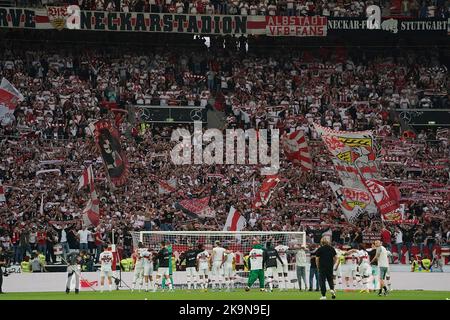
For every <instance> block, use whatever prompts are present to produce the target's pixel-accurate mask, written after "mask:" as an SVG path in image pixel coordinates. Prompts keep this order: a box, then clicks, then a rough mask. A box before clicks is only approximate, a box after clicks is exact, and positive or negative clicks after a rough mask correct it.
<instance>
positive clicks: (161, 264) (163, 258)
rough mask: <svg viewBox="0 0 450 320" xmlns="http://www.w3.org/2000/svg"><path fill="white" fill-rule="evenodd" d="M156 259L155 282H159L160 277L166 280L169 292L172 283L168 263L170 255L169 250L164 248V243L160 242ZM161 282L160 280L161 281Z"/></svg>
mask: <svg viewBox="0 0 450 320" xmlns="http://www.w3.org/2000/svg"><path fill="white" fill-rule="evenodd" d="M157 259H158V275H157V276H156V280H157V281H158V285H159V281H160V280H161V275H162V276H163V277H164V278H166V283H169V290H172V281H170V271H169V263H170V259H172V254H171V253H170V251H169V249H168V248H167V247H166V242H165V241H162V242H161V249H160V250H159V252H158V254H157ZM161 281H162V280H161Z"/></svg>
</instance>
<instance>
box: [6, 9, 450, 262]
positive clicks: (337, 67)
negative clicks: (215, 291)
mask: <svg viewBox="0 0 450 320" xmlns="http://www.w3.org/2000/svg"><path fill="white" fill-rule="evenodd" d="M120 3H121V4H120V6H121V10H122V11H124V12H126V11H127V10H129V11H130V12H131V11H144V12H150V10H152V11H151V12H177V13H181V12H183V13H193V14H194V13H203V12H204V13H211V14H212V13H221V14H239V13H240V14H241V15H245V14H248V15H265V14H269V15H280V14H281V15H283V14H285V15H294V14H295V15H296V14H300V15H314V14H323V15H324V16H327V15H328V16H345V17H348V16H351V17H353V16H361V14H362V12H364V9H365V5H366V4H368V2H361V1H360V2H357V1H341V2H339V1H336V2H330V1H324V3H325V4H323V3H322V2H311V1H310V2H307V1H278V2H277V4H275V2H274V3H272V2H267V1H254V2H250V3H249V4H244V2H242V1H241V2H239V1H210V2H208V1H191V2H189V1H184V2H181V1H166V2H165V3H159V2H158V1H156V2H155V1H147V2H145V3H143V2H142V1H138V2H136V3H134V7H133V4H131V3H130V2H126V1H122V2H120ZM375 3H376V4H378V2H376V1H375ZM396 3H397V2H396ZM405 3H406V4H405ZM179 4H180V5H179ZM181 4H182V5H183V7H181ZM390 4H391V5H392V2H390V3H389V2H383V6H382V7H383V13H384V14H385V15H390V14H391V12H385V9H386V8H388V9H389V10H392V8H391V7H390V6H389V5H390ZM17 5H18V6H20V5H24V3H18V4H17ZM83 6H85V7H83ZM114 6H115V3H114V2H107V1H104V2H103V1H91V2H86V4H85V3H83V5H82V8H88V9H95V10H107V11H108V10H110V11H113V10H115V9H114ZM136 6H140V7H139V8H138V9H136ZM271 6H272V7H275V8H274V9H273V10H274V11H273V13H272V11H271ZM430 6H433V7H434V9H430V8H429V7H430ZM132 8H134V9H136V10H132ZM194 8H196V9H194ZM238 8H239V9H238ZM424 8H425V9H424ZM445 8H448V2H445V1H428V2H427V1H423V2H421V3H419V2H417V1H403V2H401V6H400V9H399V12H398V14H403V15H404V16H411V17H420V18H430V17H442V18H444V17H447V16H448V12H445V10H444V9H445ZM147 10H148V11H147ZM173 10H175V11H173ZM178 10H183V11H178ZM193 10H197V11H195V12H194V11H193ZM202 10H203V11H202ZM208 10H210V11H208ZM233 10H234V11H233ZM239 10H240V11H239ZM341 10H343V11H344V12H342V13H340V12H341ZM386 10H387V9H386ZM430 11H431V12H432V13H429V12H430ZM327 13H328V14H327ZM4 31H5V32H2V34H1V36H2V41H1V44H0V77H1V78H5V79H8V81H9V82H10V83H11V84H12V85H13V86H14V87H15V88H17V90H18V91H19V92H20V94H21V95H23V99H22V101H20V102H19V103H18V104H17V106H16V107H15V110H14V112H13V113H10V114H8V116H5V117H3V119H2V121H1V124H0V181H1V183H2V184H1V185H0V186H2V188H1V189H0V190H1V191H2V193H0V228H1V229H0V241H1V246H2V247H3V248H4V249H5V251H7V252H9V253H10V257H11V263H13V264H20V263H21V262H22V261H23V260H24V259H26V256H31V255H33V254H34V253H35V250H37V251H39V252H40V253H43V254H44V255H45V256H46V259H45V260H46V263H47V264H53V263H56V262H57V259H56V256H55V247H56V246H58V245H59V244H60V242H61V235H62V230H65V231H67V243H68V245H69V247H70V248H71V249H77V248H81V247H82V245H87V247H88V250H89V251H91V253H93V254H94V255H95V256H96V257H95V259H96V260H98V256H99V254H100V252H101V251H102V249H103V246H104V245H105V244H106V243H111V242H113V243H115V244H117V247H118V250H119V252H120V254H121V256H122V257H130V256H131V254H132V252H133V241H132V240H133V239H132V232H133V231H144V230H146V231H150V230H164V231H171V230H177V231H202V230H210V231H213V230H227V225H226V222H227V218H228V216H229V213H230V210H236V211H238V212H239V213H240V215H241V216H242V217H244V219H245V226H244V227H242V229H241V230H244V231H306V234H307V243H308V244H310V243H318V242H319V240H320V238H321V237H322V235H324V234H326V235H330V237H331V239H332V241H333V243H334V244H336V245H339V246H344V247H345V246H347V247H356V246H357V245H358V244H360V243H370V242H372V241H373V240H374V239H381V240H382V241H383V243H384V244H385V246H386V247H388V248H389V249H391V251H392V252H393V253H394V257H393V262H397V263H409V262H410V261H412V260H413V256H415V255H421V256H429V257H430V258H433V257H440V255H441V253H442V251H441V248H445V250H447V247H448V246H449V244H450V216H449V210H450V198H449V197H450V193H449V191H450V190H449V179H450V176H449V152H450V150H449V148H450V146H449V143H448V139H449V136H450V132H449V129H448V124H449V123H448V122H447V127H445V124H444V125H443V126H433V125H432V123H429V124H430V125H429V126H414V124H413V123H412V122H413V121H412V122H411V120H412V119H411V114H410V113H408V112H407V111H408V110H410V109H411V110H415V111H414V112H418V113H420V112H422V113H423V112H425V113H427V112H432V111H433V110H435V111H442V110H444V111H445V110H448V109H449V108H450V94H449V85H450V78H449V76H448V69H447V68H448V67H449V58H448V57H449V51H448V46H447V47H444V48H442V47H435V48H433V50H430V49H429V48H428V47H426V46H424V47H421V46H419V45H417V42H416V43H414V44H413V45H405V46H404V47H403V46H402V47H400V46H397V47H395V48H394V49H393V48H392V47H390V46H382V45H379V46H373V47H371V46H366V45H361V46H360V45H358V44H356V45H355V44H352V43H350V44H349V43H342V42H340V44H339V45H336V44H335V43H333V44H332V45H324V46H320V45H317V43H315V42H314V41H313V40H312V42H311V43H310V44H307V45H305V46H304V47H302V46H301V45H299V46H297V47H295V48H294V49H292V48H290V47H289V46H288V45H287V43H286V42H281V43H277V44H278V45H279V47H269V45H270V44H271V42H270V41H271V40H268V39H257V38H256V39H255V38H252V39H250V38H249V39H247V38H243V37H240V38H234V37H225V38H223V37H221V36H215V37H211V38H203V37H198V38H194V39H192V36H191V37H190V38H187V37H183V36H181V35H180V36H175V35H171V36H173V37H169V36H167V38H166V39H162V38H161V37H160V38H157V37H158V35H149V36H148V38H147V39H158V41H155V43H156V44H155V45H153V46H145V45H142V46H140V45H136V47H133V46H131V45H130V46H127V45H125V46H124V45H123V43H124V42H123V41H124V39H127V38H126V37H123V38H122V39H119V40H118V39H115V40H114V39H113V40H114V41H116V42H114V41H111V43H109V44H108V43H107V41H105V39H101V36H98V34H97V35H96V34H92V33H91V34H89V35H88V36H87V37H86V39H85V40H86V42H83V40H81V41H77V42H72V40H71V38H70V37H69V36H68V37H67V38H65V37H64V36H61V35H60V34H56V32H58V31H51V32H55V33H49V34H44V32H42V31H36V30H34V31H29V32H28V31H27V33H24V32H21V31H20V30H15V31H11V30H9V31H6V30H4ZM40 32H42V33H40ZM133 36H135V35H133ZM133 36H130V39H134V40H135V41H139V37H137V36H135V37H134V38H133ZM33 37H39V38H42V39H44V40H45V42H36V41H34V39H33ZM152 37H153V38H152ZM177 37H178V38H177ZM55 39H56V40H55ZM266 40H267V42H264V41H266ZM164 41H167V43H164ZM355 41H356V40H355ZM409 41H411V40H409ZM379 43H383V41H381V42H379ZM396 43H397V44H398V43H401V41H400V40H399V42H396ZM447 44H448V40H447ZM177 108H178V109H177ZM183 108H184V109H186V110H188V113H187V114H188V115H190V117H191V118H190V120H191V121H176V120H175V121H174V120H173V118H170V117H167V118H166V117H164V118H163V119H160V118H158V112H162V113H164V109H166V110H167V109H174V110H180V109H183ZM152 109H154V110H157V111H155V113H151V112H150V113H149V111H148V110H152ZM161 110H163V111H161ZM192 110H194V111H196V110H201V116H200V117H199V119H197V120H203V121H204V122H205V127H204V129H205V130H206V128H207V127H208V125H210V122H211V121H210V119H211V118H217V119H219V120H217V119H216V120H217V121H216V123H218V124H220V125H218V126H217V127H218V128H219V129H220V130H226V129H231V128H235V129H237V128H241V129H251V128H253V129H256V130H261V129H268V128H270V129H274V128H278V129H279V130H280V136H281V135H283V134H286V135H289V134H292V133H295V132H298V131H301V132H304V135H305V137H306V141H307V149H308V152H307V158H308V160H307V161H306V162H307V164H305V163H303V164H300V165H298V163H297V164H294V162H293V161H292V159H291V158H290V157H288V156H287V155H286V149H283V151H281V155H280V170H279V172H278V177H279V178H280V179H279V181H278V184H277V185H276V186H274V187H273V190H270V197H268V198H267V201H266V202H265V204H264V205H262V206H261V205H258V206H255V205H254V199H255V197H257V195H258V192H259V191H258V190H260V188H261V187H262V185H264V184H265V182H266V177H264V176H261V175H260V174H259V166H257V165H256V166H255V165H253V166H252V165H216V166H207V165H189V166H186V165H184V166H179V165H174V164H173V163H172V162H171V161H170V160H171V159H170V150H171V149H172V148H173V147H174V145H175V144H176V143H175V142H173V141H171V139H170V138H171V135H172V132H173V131H175V130H176V129H180V128H186V129H188V130H189V131H192V121H193V119H192V112H191V111H192ZM417 110H419V111H417ZM421 110H423V111H421ZM164 114H165V113H164ZM436 114H438V113H436ZM157 118H158V119H157ZM99 120H104V122H105V123H109V124H110V125H111V126H112V127H115V128H117V130H118V133H119V135H118V136H117V137H119V136H120V137H119V138H117V142H119V144H120V146H121V149H122V151H121V152H123V154H125V155H126V158H127V161H126V163H122V164H123V166H124V167H126V172H127V176H126V177H124V180H126V181H122V180H121V181H118V183H112V181H111V176H108V173H107V170H105V163H104V162H105V160H104V159H103V160H102V154H101V153H99V152H98V149H97V147H98V137H97V136H96V135H95V134H94V133H93V129H92V123H94V122H95V121H99ZM434 120H437V119H434ZM207 123H208V124H207ZM319 127H320V128H327V129H326V130H333V131H334V132H343V131H345V132H357V131H358V132H361V131H371V134H372V135H373V138H374V141H376V144H377V146H378V150H377V152H376V153H377V154H376V156H377V159H376V166H377V170H378V172H379V176H378V178H377V179H378V180H377V181H381V182H382V183H383V184H384V185H386V186H387V185H389V186H392V187H394V188H396V189H397V191H398V192H399V193H400V194H399V196H398V203H399V208H397V209H396V210H400V211H401V213H400V214H401V217H400V218H398V219H393V220H389V219H384V218H383V219H382V217H381V216H380V215H379V214H378V215H376V216H373V215H370V214H367V212H364V210H362V213H361V212H360V214H359V215H358V217H357V218H355V219H353V220H351V221H349V219H348V216H346V214H345V212H344V209H343V207H342V203H340V202H339V201H338V200H339V199H338V198H337V197H336V195H335V194H333V189H332V188H330V183H332V184H339V183H340V179H341V177H340V176H339V174H338V173H337V171H336V170H335V169H336V168H335V166H333V165H334V164H335V163H334V162H333V161H332V157H331V156H330V152H329V150H328V149H327V145H326V144H325V143H324V141H323V139H321V136H320V134H319V131H320V130H318V128H319ZM96 145H97V146H96ZM120 155H121V156H122V153H121V154H120ZM121 159H122V158H121ZM115 164H116V163H115ZM89 167H90V168H92V171H90V172H93V176H94V179H93V180H94V181H95V189H96V193H97V194H98V200H99V202H98V203H97V206H98V207H99V208H98V213H99V214H98V217H97V219H98V220H95V222H94V219H91V220H90V222H91V223H90V225H88V230H90V232H89V233H88V237H87V243H80V239H79V235H80V234H85V232H84V229H83V226H82V224H83V222H86V220H85V214H86V203H87V199H89V197H90V195H91V196H92V190H87V189H86V188H79V187H78V186H79V183H80V182H79V181H80V176H83V175H84V174H85V173H86V170H87V168H89ZM90 170H91V169H90ZM112 185H114V186H112ZM269 198H270V201H269ZM2 199H3V201H2ZM204 199H207V202H206V203H207V204H205V202H204V201H203V200H204ZM200 200H201V201H203V202H202V205H204V206H207V207H208V208H209V209H210V212H213V213H212V214H207V215H201V214H199V213H198V212H195V210H194V209H195V208H194V209H192V207H190V208H187V205H186V201H187V202H189V201H190V202H195V201H200ZM354 205H355V204H354ZM400 205H401V206H400ZM93 207H95V204H94V206H93ZM93 207H92V203H91V207H90V208H89V210H91V211H93V212H94V213H95V208H94V209H93ZM193 207H195V206H193ZM232 208H233V209H232ZM363 209H364V208H363ZM350 211H351V210H350ZM400 211H399V212H400ZM88 218H91V217H88ZM84 224H86V223H84ZM80 230H81V231H80ZM399 250H402V255H401V256H400V257H399V255H398V252H399ZM446 252H447V251H446ZM446 257H448V256H447V255H446ZM58 262H59V261H58ZM445 262H446V263H448V258H445Z"/></svg>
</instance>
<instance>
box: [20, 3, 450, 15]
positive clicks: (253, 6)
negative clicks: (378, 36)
mask: <svg viewBox="0 0 450 320" xmlns="http://www.w3.org/2000/svg"><path fill="white" fill-rule="evenodd" d="M373 4H374V5H378V6H380V8H381V9H382V15H383V16H390V15H398V16H405V17H417V18H446V17H448V15H449V7H450V5H449V3H448V0H425V1H421V0H393V1H387V0H369V1H362V0H361V1H357V0H340V1H338V0H331V1H329V0H320V1H310V0H250V1H246V0H76V1H58V0H56V1H52V0H41V1H39V2H36V1H27V0H16V5H18V6H32V7H34V6H41V5H42V6H45V5H79V6H80V8H81V9H82V10H98V11H122V12H155V13H184V14H230V15H244V16H246V15H253V16H255V15H262V16H265V15H270V16H276V15H285V16H313V15H323V16H327V17H365V16H366V13H365V10H366V7H367V6H369V5H373Z"/></svg>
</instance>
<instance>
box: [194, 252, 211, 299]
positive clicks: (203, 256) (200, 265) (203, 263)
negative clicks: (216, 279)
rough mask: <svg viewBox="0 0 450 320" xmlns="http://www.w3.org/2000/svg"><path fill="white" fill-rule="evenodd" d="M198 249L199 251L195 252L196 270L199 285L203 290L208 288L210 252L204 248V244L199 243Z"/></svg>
mask: <svg viewBox="0 0 450 320" xmlns="http://www.w3.org/2000/svg"><path fill="white" fill-rule="evenodd" d="M198 249H199V251H200V253H199V254H197V270H198V277H199V278H200V281H199V282H200V286H201V288H202V289H203V290H205V291H207V290H208V273H209V268H210V259H209V258H210V254H209V252H208V250H205V247H204V245H202V244H199V245H198Z"/></svg>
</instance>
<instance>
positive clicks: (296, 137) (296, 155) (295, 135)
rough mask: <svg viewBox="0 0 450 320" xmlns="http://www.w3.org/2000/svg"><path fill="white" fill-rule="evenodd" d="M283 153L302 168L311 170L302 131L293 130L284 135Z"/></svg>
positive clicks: (309, 157) (309, 155)
mask: <svg viewBox="0 0 450 320" xmlns="http://www.w3.org/2000/svg"><path fill="white" fill-rule="evenodd" d="M283 147H284V153H285V154H286V157H287V159H288V160H290V161H291V162H292V163H293V164H294V165H296V166H300V167H301V168H302V169H303V170H307V171H310V170H312V158H311V154H310V152H309V148H308V144H307V142H306V137H305V134H304V133H303V131H301V130H298V131H294V132H292V133H290V134H288V135H285V136H284V139H283Z"/></svg>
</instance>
